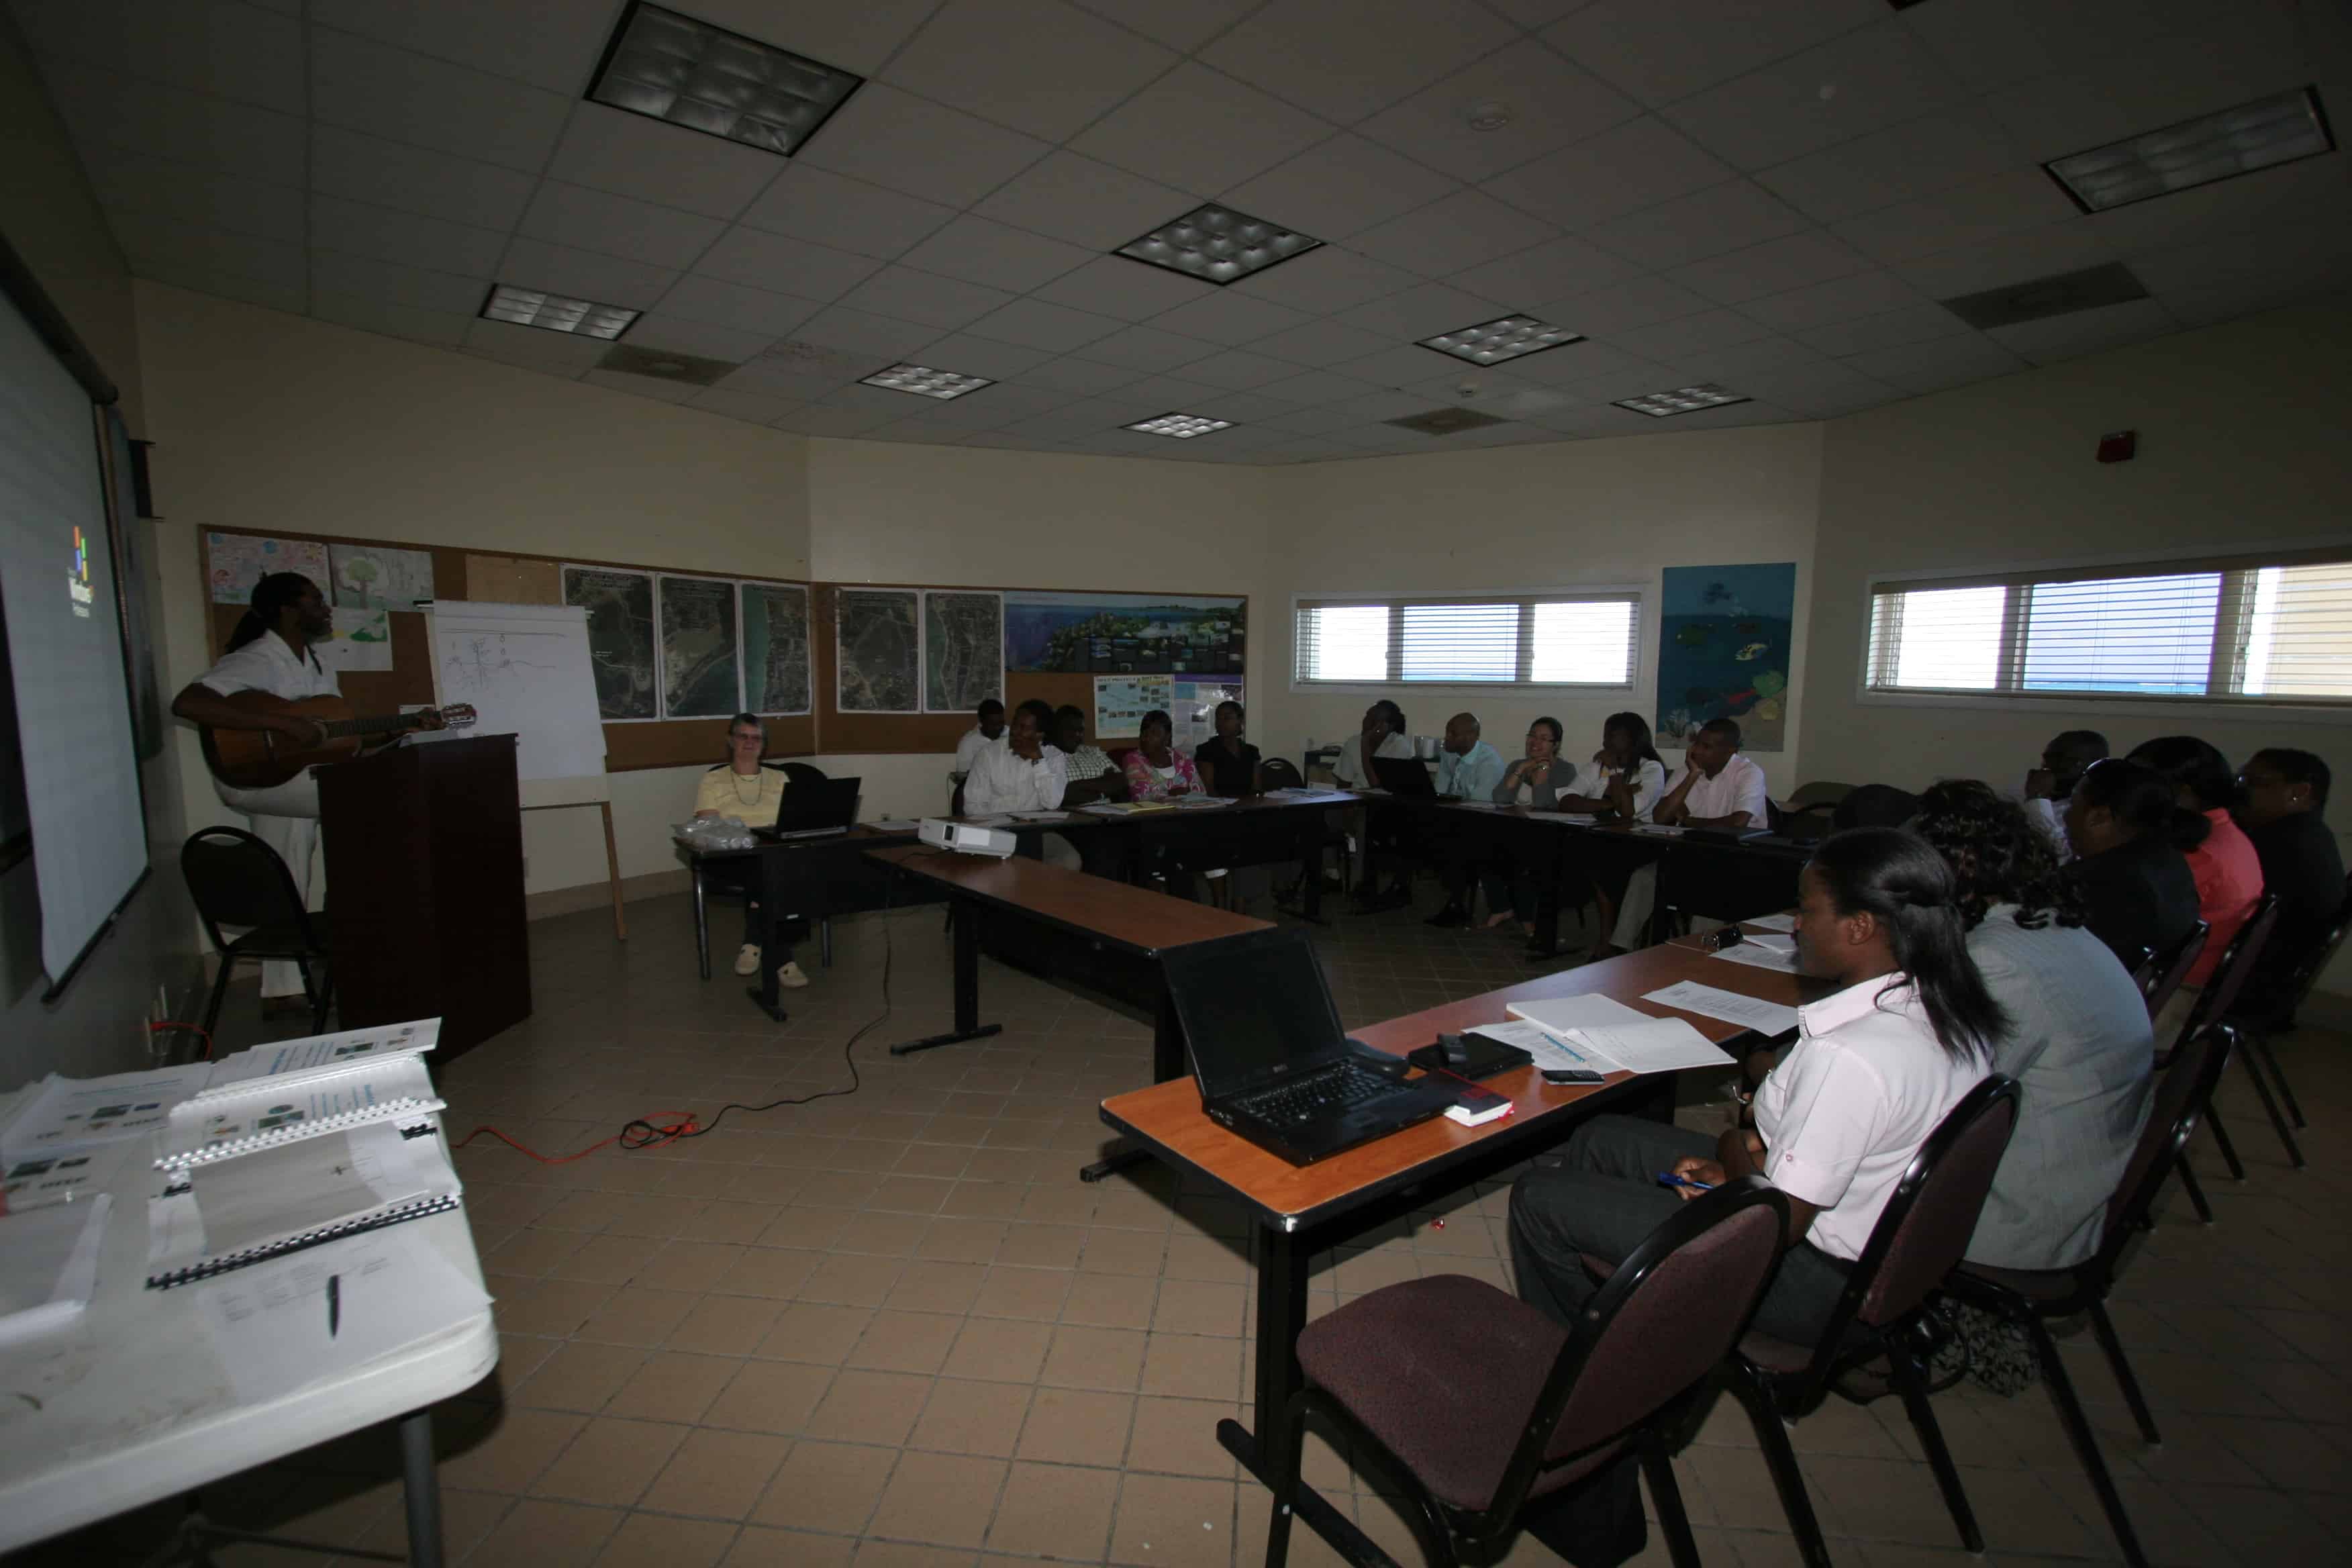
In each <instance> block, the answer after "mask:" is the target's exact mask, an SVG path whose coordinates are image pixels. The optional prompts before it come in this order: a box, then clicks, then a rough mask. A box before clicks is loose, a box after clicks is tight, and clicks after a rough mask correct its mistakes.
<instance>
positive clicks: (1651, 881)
mask: <svg viewBox="0 0 2352 1568" xmlns="http://www.w3.org/2000/svg"><path fill="white" fill-rule="evenodd" d="M1657 907H1658V865H1657V862H1656V861H1652V862H1651V863H1650V864H1648V865H1646V866H1642V867H1638V868H1635V869H1634V872H1633V875H1632V876H1631V877H1628V878H1626V879H1625V896H1624V897H1623V898H1622V899H1620V900H1618V901H1617V929H1616V930H1615V931H1612V932H1611V933H1610V936H1609V940H1610V942H1612V944H1614V945H1616V946H1618V947H1621V948H1623V949H1624V950H1625V951H1626V952H1633V950H1634V949H1635V948H1637V947H1646V946H1647V945H1649V941H1650V916H1651V914H1652V913H1653V912H1654V911H1655V910H1656V909H1657Z"/></svg>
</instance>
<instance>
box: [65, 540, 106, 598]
mask: <svg viewBox="0 0 2352 1568" xmlns="http://www.w3.org/2000/svg"><path fill="white" fill-rule="evenodd" d="M66 593H67V594H68V595H70V596H71V597H72V599H73V607H74V614H75V615H77V616H80V617H81V618H82V619H84V620H88V619H89V607H90V605H94V604H96V603H97V602H98V595H97V593H96V592H95V591H94V590H93V589H92V588H91V587H90V585H89V544H88V543H86V542H84V541H83V539H82V536H81V530H80V529H79V528H77V529H75V530H74V560H73V570H72V571H70V572H68V573H67V574H66Z"/></svg>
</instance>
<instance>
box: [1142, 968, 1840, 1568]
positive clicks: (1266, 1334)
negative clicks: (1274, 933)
mask: <svg viewBox="0 0 2352 1568" xmlns="http://www.w3.org/2000/svg"><path fill="white" fill-rule="evenodd" d="M1683 980H1693V981H1696V982H1698V983H1700V984H1706V985H1711V986H1714V987H1716V988H1717V989H1718V990H1724V991H1734V992H1738V993H1740V994H1744V995H1748V996H1756V997H1760V998H1762V999H1764V1000H1766V1001H1769V1002H1777V1003H1780V1005H1784V1006H1796V1005H1800V1004H1801V1003H1803V1002H1807V1001H1810V1000H1811V999H1812V998H1813V997H1814V996H1816V995H1819V994H1822V992H1823V991H1824V990H1825V989H1826V988H1825V987H1823V986H1822V984H1820V983H1818V982H1814V981H1809V980H1804V979H1801V978H1799V977H1798V976H1795V975H1792V974H1786V973H1778V972H1775V971H1772V970H1767V969H1759V968H1755V967H1751V966H1749V965H1746V964H1739V963H1727V962H1724V961H1721V960H1718V959H1717V958H1715V957H1714V956H1713V953H1712V952H1711V950H1710V949H1708V948H1707V947H1706V946H1703V945H1702V944H1701V942H1699V941H1698V940H1697V939H1693V938H1685V939H1682V940H1680V941H1677V942H1670V943H1666V944H1664V945H1661V946H1657V947H1650V948H1644V949H1643V950H1641V951H1639V952H1629V953H1625V954H1622V955H1621V956H1619V957H1616V958H1612V959H1607V960H1604V961H1602V962H1601V963H1590V964H1586V965H1584V966H1583V967H1582V968H1579V969H1570V970H1565V971H1562V972H1561V973H1557V974H1548V975H1545V976H1542V977H1541V978H1539V979H1534V980H1528V981H1524V982H1522V983H1520V984H1517V985H1511V986H1507V987H1505V988H1503V989H1501V990H1498V991H1489V992H1486V993H1485V994H1482V995H1478V996H1473V997H1470V998H1468V999H1467V1000H1465V1001H1461V1002H1453V1003H1448V1004H1447V1005H1444V1006H1442V1007H1432V1008H1428V1009H1426V1010H1424V1011H1423V1012H1419V1013H1409V1014H1407V1015H1405V1016H1402V1017H1398V1018H1391V1019H1389V1020H1388V1021H1387V1022H1385V1023H1381V1024H1375V1025H1373V1026H1370V1027H1369V1028H1361V1029H1358V1030H1356V1031H1354V1037H1355V1038H1357V1039H1360V1040H1361V1041H1363V1042H1364V1043H1365V1044H1366V1045H1368V1046H1370V1047H1373V1048H1374V1049H1377V1050H1382V1051H1387V1052H1389V1053H1391V1055H1395V1056H1399V1057H1402V1056H1403V1055H1404V1054H1405V1053H1406V1052H1408V1051H1411V1050H1412V1049H1414V1048H1415V1047H1420V1046H1424V1045H1427V1044H1429V1043H1430V1041H1431V1040H1432V1039H1433V1038H1434V1037H1436V1036H1437V1035H1438V1034H1440V1033H1441V1032H1443V1033H1458V1032H1460V1031H1462V1030H1464V1029H1468V1028H1475V1026H1478V1025H1480V1024H1491V1023H1496V1022H1499V1021H1501V1020H1502V1019H1503V1018H1505V1017H1506V1016H1507V1013H1506V1008H1507V1006H1508V1005H1510V1004H1511V1003H1514V1002H1528V1001H1536V1000H1539V999H1542V998H1545V997H1554V996H1578V995H1590V994H1600V995H1604V996H1608V997H1611V998H1612V999H1614V1000H1616V1001H1619V1002H1622V1003H1624V1004H1626V1005H1628V1006H1631V1007H1634V1008H1636V1009H1638V1010H1640V1011H1642V1012H1644V1013H1649V1014H1652V1015H1654V1016H1659V1017H1679V1018H1685V1019H1687V1020H1689V1022H1690V1023H1691V1024H1692V1025H1693V1026H1695V1027H1696V1028H1697V1029H1698V1031H1699V1032H1700V1033H1701V1034H1703V1035H1705V1036H1706V1037H1707V1038H1709V1039H1710V1040H1713V1041H1715V1042H1717V1044H1723V1043H1726V1042H1729V1041H1733V1040H1735V1039H1737V1038H1738V1037H1741V1036H1744V1035H1747V1034H1748V1030H1746V1029H1745V1028H1743V1027H1742V1026H1739V1025H1737V1024H1731V1023H1727V1022H1724V1021H1723V1020H1721V1019H1717V1018H1711V1017H1707V1016H1704V1015H1701V1014H1696V1013H1688V1012H1684V1011H1682V1010H1680V1009H1677V1008H1672V1007H1666V1006H1662V1005H1659V1004H1657V1003H1654V1002H1649V1001H1645V1000H1643V995H1644V994H1645V993H1648V992H1652V991H1656V990H1659V989H1661V988H1662V987H1664V986H1667V985H1672V984H1675V982H1677V981H1683ZM1484 1082H1485V1084H1486V1088H1488V1089H1493V1090H1494V1091H1495V1092H1496V1093H1498V1094H1504V1095H1507V1096H1509V1097H1510V1099H1511V1101H1512V1105H1513V1110H1512V1113H1511V1114H1510V1115H1508V1116H1507V1117H1504V1118H1503V1119H1501V1120H1500V1121H1490V1122H1487V1123H1486V1124H1484V1125H1482V1126H1478V1127H1464V1126H1462V1125H1460V1124H1459V1123H1457V1122H1454V1121H1449V1120H1447V1119H1445V1118H1444V1117H1439V1118H1437V1119H1435V1120H1433V1121H1423V1122H1421V1123H1419V1124H1417V1125H1415V1126H1412V1127H1408V1128H1405V1129H1403V1130H1402V1131H1398V1132H1393V1133H1391V1134H1390V1135H1389V1136H1387V1137H1385V1138H1381V1139H1379V1140H1376V1141H1375V1142H1370V1143H1366V1144H1363V1145H1361V1146H1360V1147H1358V1148H1355V1149H1351V1150H1349V1151H1347V1152H1344V1153H1340V1154H1337V1155H1334V1156H1332V1157H1331V1158H1330V1159H1328V1160H1324V1161H1321V1162H1319V1163H1316V1164H1312V1165H1293V1164H1291V1163H1289V1162H1288V1161H1286V1160H1284V1159H1282V1158H1280V1157H1279V1156H1277V1155H1275V1154H1270V1153H1268V1152H1265V1150H1263V1149H1260V1148H1259V1147H1258V1146H1257V1145H1255V1144H1254V1143H1251V1142H1248V1141H1247V1140H1245V1139H1244V1138H1241V1137H1239V1136H1238V1135H1236V1134H1234V1133H1233V1132H1229V1131H1226V1130H1225V1129H1223V1128H1222V1127H1220V1126H1218V1125H1217V1124H1216V1123H1215V1122H1213V1121H1210V1120H1209V1119H1208V1118H1207V1117H1206V1116H1204V1115H1203V1114H1202V1111H1201V1100H1200V1095H1199V1093H1198V1091H1197V1090H1196V1089H1194V1087H1193V1086H1192V1083H1190V1082H1189V1081H1182V1080H1177V1081H1170V1082H1163V1083H1160V1084H1156V1085H1154V1086H1153V1087H1151V1088H1150V1089H1137V1090H1135V1091H1133V1092H1131V1093H1129V1094H1122V1095H1118V1096H1115V1097H1113V1098H1111V1099H1109V1100H1104V1101H1103V1102H1102V1107H1101V1114H1102V1119H1103V1121H1104V1123H1105V1124H1106V1125H1108V1126H1109V1127H1111V1128H1113V1129H1115V1130H1116V1131H1119V1132H1121V1133H1124V1134H1125V1135H1126V1136H1127V1137H1128V1138H1129V1139H1131V1140H1132V1141H1133V1142H1134V1143H1135V1144H1136V1145H1137V1146H1139V1147H1140V1148H1142V1149H1145V1150H1148V1151H1150V1153H1151V1154H1152V1155H1153V1156H1155V1157H1157V1158H1158V1159H1160V1160H1162V1161H1164V1162H1166V1163H1168V1164H1170V1165H1171V1166H1172V1167H1174V1168H1175V1169H1176V1170H1178V1171H1179V1172H1181V1173H1183V1174H1185V1175H1186V1176H1189V1177H1192V1178H1193V1179H1194V1180H1196V1181H1199V1182H1201V1183H1204V1184H1207V1185H1208V1186H1209V1187H1210V1188H1212V1189H1213V1190H1214V1191H1216V1192H1219V1193H1222V1194H1224V1195H1225V1196H1227V1197H1230V1198H1232V1199H1233V1200H1234V1201H1235V1202H1237V1203H1239V1204H1240V1205H1242V1206H1243V1208H1244V1210H1245V1211H1246V1212H1247V1213H1248V1214H1249V1215H1250V1216H1251V1219H1252V1222H1253V1225H1254V1227H1255V1232H1256V1243H1257V1245H1256V1254H1257V1362H1256V1373H1255V1388H1254V1399H1253V1402H1254V1405H1255V1410H1254V1411H1253V1414H1252V1420H1253V1421H1254V1422H1255V1427H1254V1428H1253V1427H1245V1426H1243V1425H1242V1424H1241V1423H1240V1422H1238V1421H1234V1420H1230V1419H1228V1420H1223V1421H1220V1422H1218V1423H1217V1440H1218V1441H1219V1442H1220V1443H1221V1444H1223V1446H1224V1447H1225V1448H1226V1449H1227V1450H1228V1451H1229V1452H1230V1453H1232V1454H1233V1456H1234V1458H1236V1459H1238V1460H1240V1461H1241V1463H1242V1464H1243V1465H1244V1466H1245V1467H1246V1468H1248V1469H1249V1470H1250V1472H1251V1473H1252V1474H1253V1475H1255V1476H1256V1477H1257V1478H1258V1479H1259V1480H1260V1481H1262V1482H1265V1481H1268V1480H1269V1479H1270V1466H1271V1463H1272V1459H1273V1457H1275V1456H1277V1455H1280V1454H1281V1453H1283V1452H1284V1451H1285V1450H1284V1442H1285V1436H1286V1433H1285V1429H1284V1423H1285V1421H1286V1419H1287V1411H1288V1407H1289V1402H1290V1398H1291V1395H1292V1394H1296V1393H1297V1391H1298V1389H1299V1387H1300V1384H1301V1381H1302V1379H1301V1373H1300V1371H1299V1366H1298V1358H1297V1342H1298V1334H1299V1331H1300V1330H1302V1329H1304V1328H1305V1327H1306V1326H1307V1274H1308V1271H1309V1269H1310V1268H1311V1266H1312V1264H1313V1261H1314V1258H1315V1257H1316V1255H1317V1254H1318V1253H1322V1252H1327V1251H1328V1250H1329V1249H1330V1248H1332V1247H1335V1246H1338V1245H1339V1244H1340V1243H1342V1242H1346V1241H1349V1240H1351V1239H1352V1238H1354V1237H1360V1236H1362V1235H1364V1234H1365V1233H1366V1232H1368V1231H1370V1230H1373V1229H1376V1228H1378V1227H1379V1226H1383V1225H1386V1224H1388V1223H1390V1222H1391V1221H1392V1220H1395V1219H1397V1218H1399V1217H1401V1216H1402V1215H1409V1214H1411V1213H1412V1212H1414V1211H1415V1210H1420V1209H1426V1208H1428V1207H1431V1206H1433V1205H1434V1204H1436V1203H1437V1202H1438V1201H1439V1200H1440V1199H1443V1198H1444V1197H1446V1196H1448V1195H1449V1194H1454V1193H1456V1192H1459V1191H1461V1190H1462V1189H1464V1188H1465V1187H1467V1186H1469V1185H1471V1184H1474V1183H1476V1182H1480V1181H1485V1180H1489V1179H1491V1178H1493V1177H1495V1176H1496V1175H1498V1174H1500V1173H1503V1172H1505V1171H1507V1170H1508V1169H1509V1168H1510V1167H1512V1166H1513V1165H1516V1164H1517V1163H1519V1162H1521V1161H1523V1160H1527V1159H1528V1158H1530V1157H1531V1156H1533V1155H1536V1154H1539V1153H1542V1152H1545V1151H1547V1150H1549V1149H1552V1148H1556V1147H1558V1146H1559V1144H1560V1143H1562V1142H1565V1141H1566V1140H1567V1139H1568V1138H1569V1137H1570V1135H1571V1134H1573V1133H1574V1132H1575V1131H1576V1130H1577V1128H1578V1127H1580V1126H1581V1125H1582V1124H1583V1123H1584V1122H1585V1121H1587V1120H1588V1119H1589V1118H1591V1117H1592V1116H1593V1115H1595V1114H1598V1113H1600V1112H1602V1111H1607V1110H1617V1109H1621V1108H1622V1107H1623V1106H1624V1105H1626V1104H1627V1103H1628V1101H1629V1100H1631V1099H1632V1098H1633V1095H1634V1094H1635V1093H1636V1090H1637V1086H1638V1085H1639V1084H1640V1082H1641V1080H1640V1079H1638V1078H1636V1077H1635V1075H1633V1074H1632V1073H1625V1072H1621V1073H1616V1074H1612V1076H1611V1078H1610V1079H1609V1081H1608V1082H1607V1083H1605V1084H1602V1085H1599V1086H1594V1087H1568V1086H1559V1085H1552V1084H1548V1083H1546V1082H1544V1081H1543V1079H1542V1078H1541V1077H1540V1076H1539V1075H1538V1073H1537V1071H1536V1069H1535V1068H1532V1067H1528V1068H1517V1070H1515V1071H1513V1072H1509V1073H1505V1074H1502V1075H1500V1076H1497V1077H1495V1078H1491V1079H1486V1080H1484ZM1297 1511H1298V1516H1299V1517H1300V1518H1301V1519H1303V1520H1305V1521H1307V1524H1308V1525H1309V1527H1310V1528H1312V1529H1314V1530H1315V1531H1316V1532H1317V1533H1318V1534H1319V1535H1321V1536H1323V1537H1324V1539H1325V1540H1326V1541H1328V1542H1330V1543H1331V1545H1332V1546H1333V1547H1334V1548H1335V1549H1336V1550H1338V1551H1339V1552H1340V1553H1341V1555H1343V1556H1344V1557H1346V1558H1347V1559H1348V1560H1349V1561H1350V1562H1355V1563H1381V1562H1385V1561H1387V1559H1386V1557H1385V1556H1384V1555H1383V1554H1382V1553H1381V1552H1380V1550H1379V1548H1377V1547H1376V1546H1374V1545H1373V1544H1372V1543H1371V1542H1370V1541H1369V1540H1367V1539H1366V1538H1365V1537H1364V1536H1363V1535H1362V1534H1361V1532H1360V1531H1358V1530H1357V1529H1356V1526H1355V1524H1354V1523H1353V1521H1349V1519H1347V1518H1346V1517H1345V1516H1343V1515H1341V1514H1340V1513H1339V1511H1338V1510H1336V1509H1334V1508H1333V1507H1332V1506H1331V1505H1330V1503H1329V1502H1328V1500H1325V1499H1324V1498H1322V1497H1321V1496H1319V1495H1318V1494H1317V1493H1315V1492H1314V1491H1313V1490H1312V1489H1309V1488H1306V1487H1302V1488H1301V1489H1300V1497H1299V1500H1298V1505H1297Z"/></svg>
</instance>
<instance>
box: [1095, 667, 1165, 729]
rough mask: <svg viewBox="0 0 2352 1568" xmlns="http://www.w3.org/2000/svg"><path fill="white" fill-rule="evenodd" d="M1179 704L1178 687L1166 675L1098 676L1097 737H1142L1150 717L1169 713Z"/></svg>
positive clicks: (1096, 682) (1096, 678)
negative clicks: (1153, 714)
mask: <svg viewBox="0 0 2352 1568" xmlns="http://www.w3.org/2000/svg"><path fill="white" fill-rule="evenodd" d="M1175 700H1176V698H1175V693H1174V683H1173V682H1172V681H1171V679H1169V678H1168V677H1167V676H1164V675H1097V676H1096V677H1095V733H1096V735H1097V736H1102V735H1110V736H1113V737H1118V738H1124V737H1126V736H1129V735H1139V734H1141V733H1142V732H1143V716H1144V715H1145V714H1146V713H1150V712H1154V711H1158V712H1161V713H1165V712H1167V711H1168V705H1169V704H1170V703H1171V702H1173V701H1175Z"/></svg>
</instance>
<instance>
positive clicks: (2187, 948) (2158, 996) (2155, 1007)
mask: <svg viewBox="0 0 2352 1568" xmlns="http://www.w3.org/2000/svg"><path fill="white" fill-rule="evenodd" d="M2212 934H2213V928H2212V927H2211V926H2210V925H2207V924H2206V923H2205V922H2204V921H2197V922H2196V923H2195V924H2194V925H2192V926H2190V927H2189V932H2188V934H2187V935H2185V936H2183V937H2182V938H2181V939H2180V940H2179V942H2174V943H2173V944H2172V950H2171V951H2170V952H2159V953H2158V954H2157V955H2156V959H2155V963H2153V965H2147V966H2143V967H2142V968H2141V969H2138V970H2135V971H2133V973H2134V975H2135V976H2137V975H2141V974H2145V975H2146V976H2147V978H2146V979H2145V980H2144V981H2143V982H2142V984H2141V985H2140V988H2139V994H2140V995H2141V996H2142V997H2144V998H2145V999H2146V1000H2147V1016H2149V1017H2151V1018H2153V1017H2155V1016H2157V1015H2158V1013H2161V1012H2163V1011H2164V1005H2165V1004H2166V1003H2167V1002H2169V1001H2171V1000H2172V994H2173V993H2174V992H2176V991H2178V990H2179V989H2180V984H2181V982H2183V981H2185V980H2187V979H2188V978H2189V971H2190V970H2192V969H2194V968H2196V967H2197V961H2198V960H2199V959H2200V958H2202V957H2204V956H2205V942H2206V939H2207V938H2209V937H2210V936H2211V935H2212Z"/></svg>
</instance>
